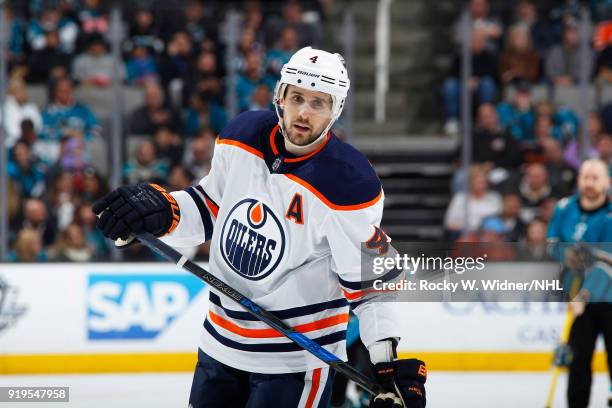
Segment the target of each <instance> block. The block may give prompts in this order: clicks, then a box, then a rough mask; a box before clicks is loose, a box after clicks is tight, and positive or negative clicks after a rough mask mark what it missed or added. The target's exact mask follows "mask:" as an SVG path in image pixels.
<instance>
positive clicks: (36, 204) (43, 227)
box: [20, 198, 57, 247]
mask: <svg viewBox="0 0 612 408" xmlns="http://www.w3.org/2000/svg"><path fill="white" fill-rule="evenodd" d="M20 227H21V228H31V229H33V230H35V231H36V232H37V233H38V235H39V236H40V237H41V239H42V244H43V246H44V247H47V246H49V245H51V244H52V243H53V241H54V240H55V235H56V234H57V225H56V220H55V217H54V216H53V215H49V212H48V211H47V207H46V206H45V203H43V201H42V200H40V199H38V198H30V199H27V200H26V201H25V204H24V206H23V224H22V225H21V226H20Z"/></svg>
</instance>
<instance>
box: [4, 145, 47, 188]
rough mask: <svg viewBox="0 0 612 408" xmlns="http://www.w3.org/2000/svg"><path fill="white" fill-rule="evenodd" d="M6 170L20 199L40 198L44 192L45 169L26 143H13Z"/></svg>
mask: <svg viewBox="0 0 612 408" xmlns="http://www.w3.org/2000/svg"><path fill="white" fill-rule="evenodd" d="M6 170H7V173H8V175H9V177H11V178H12V179H13V182H14V183H15V184H14V186H15V188H16V189H17V190H18V191H19V194H20V196H21V197H23V198H30V197H41V196H42V195H43V193H44V192H45V173H44V171H45V168H44V166H43V165H42V163H41V162H40V160H37V158H36V157H35V156H34V155H33V154H32V151H31V149H30V147H29V146H28V145H27V144H26V143H24V142H21V141H19V142H17V143H15V146H13V149H12V150H11V154H10V156H9V160H8V163H7V167H6Z"/></svg>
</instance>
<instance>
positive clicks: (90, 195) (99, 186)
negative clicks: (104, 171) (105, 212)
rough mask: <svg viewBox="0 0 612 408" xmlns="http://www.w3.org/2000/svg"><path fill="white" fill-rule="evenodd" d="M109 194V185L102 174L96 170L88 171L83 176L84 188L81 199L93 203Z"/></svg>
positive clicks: (90, 169)
mask: <svg viewBox="0 0 612 408" xmlns="http://www.w3.org/2000/svg"><path fill="white" fill-rule="evenodd" d="M106 193H108V185H107V184H106V182H105V181H104V180H103V179H102V176H101V175H100V173H98V172H97V171H96V170H95V169H94V168H89V169H86V170H85V172H84V174H83V187H82V192H81V199H82V200H83V202H86V203H93V202H94V201H96V200H97V199H99V198H101V197H103V196H104V195H105V194H106Z"/></svg>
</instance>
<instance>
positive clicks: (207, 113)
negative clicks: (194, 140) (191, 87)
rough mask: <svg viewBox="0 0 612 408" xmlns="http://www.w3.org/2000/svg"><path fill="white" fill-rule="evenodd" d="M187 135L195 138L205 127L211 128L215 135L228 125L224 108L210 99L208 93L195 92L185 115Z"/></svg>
mask: <svg viewBox="0 0 612 408" xmlns="http://www.w3.org/2000/svg"><path fill="white" fill-rule="evenodd" d="M184 117H185V119H184V123H185V134H187V135H188V136H195V135H196V134H197V133H198V131H199V130H200V129H201V128H202V127H204V126H208V127H211V128H212V130H213V132H214V133H215V134H218V133H219V132H221V130H222V129H223V128H224V127H225V125H226V124H227V115H226V113H225V110H224V109H223V107H222V106H220V105H219V104H217V103H216V102H215V101H213V100H211V99H210V95H209V94H207V93H206V92H202V91H195V92H193V94H192V95H191V100H190V104H189V107H188V108H187V109H185V114H184Z"/></svg>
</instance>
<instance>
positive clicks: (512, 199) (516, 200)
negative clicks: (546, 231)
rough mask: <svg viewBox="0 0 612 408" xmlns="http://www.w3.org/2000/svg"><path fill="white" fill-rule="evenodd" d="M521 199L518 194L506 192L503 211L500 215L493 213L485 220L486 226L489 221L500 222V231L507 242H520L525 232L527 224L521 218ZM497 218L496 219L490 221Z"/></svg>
mask: <svg viewBox="0 0 612 408" xmlns="http://www.w3.org/2000/svg"><path fill="white" fill-rule="evenodd" d="M521 205H522V204H521V199H520V197H519V196H518V195H516V194H512V193H510V194H504V196H503V204H502V211H501V213H500V214H499V215H493V216H490V217H487V218H485V219H484V220H483V222H482V225H483V226H484V225H485V224H486V223H487V222H491V223H493V224H491V225H495V223H497V224H499V225H500V226H501V227H500V228H499V231H500V233H502V234H503V239H504V241H506V242H518V241H519V240H520V239H521V237H522V236H523V234H524V233H525V224H523V222H522V221H521V219H520V218H519V214H520V212H521ZM490 220H496V221H490Z"/></svg>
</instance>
